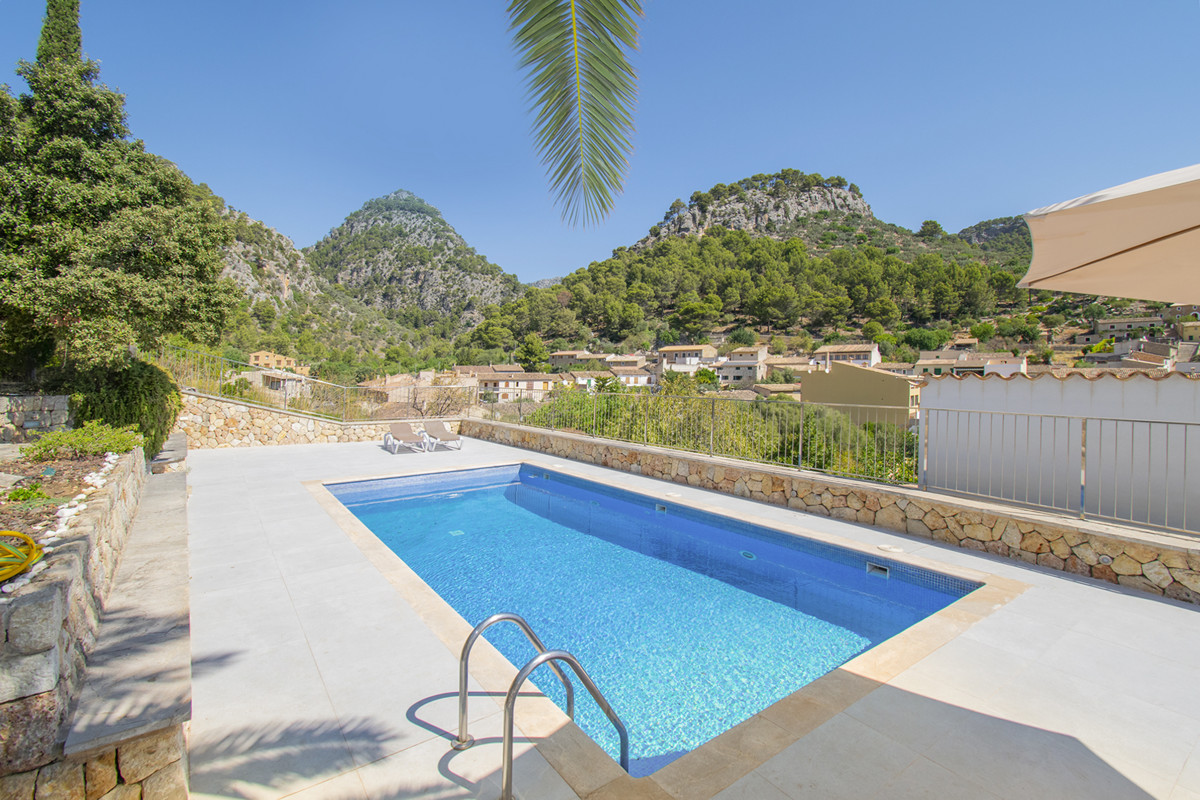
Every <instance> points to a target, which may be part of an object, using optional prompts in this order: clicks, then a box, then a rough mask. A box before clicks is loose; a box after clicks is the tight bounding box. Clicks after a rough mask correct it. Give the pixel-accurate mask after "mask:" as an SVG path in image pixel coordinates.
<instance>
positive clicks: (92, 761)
mask: <svg viewBox="0 0 1200 800" xmlns="http://www.w3.org/2000/svg"><path fill="white" fill-rule="evenodd" d="M187 797H188V784H187V746H186V742H185V741H184V736H183V729H182V727H181V726H175V727H173V728H171V729H170V730H166V731H159V732H157V733H149V734H146V735H145V736H139V737H137V738H136V739H130V740H129V741H127V742H122V743H121V744H119V745H117V746H116V747H112V748H108V749H106V750H103V751H101V752H99V753H96V754H94V755H91V756H89V757H86V758H78V759H76V758H68V759H65V760H62V761H55V762H54V763H52V764H47V765H46V766H43V767H42V768H41V769H35V770H30V771H28V772H22V773H19V774H16V775H8V776H5V777H2V778H0V800H139V798H140V800H186V799H187Z"/></svg>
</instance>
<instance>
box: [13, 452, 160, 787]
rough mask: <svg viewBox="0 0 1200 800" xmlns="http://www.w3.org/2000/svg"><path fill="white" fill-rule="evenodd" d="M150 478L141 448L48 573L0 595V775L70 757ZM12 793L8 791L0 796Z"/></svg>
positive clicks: (66, 539) (116, 473) (52, 558)
mask: <svg viewBox="0 0 1200 800" xmlns="http://www.w3.org/2000/svg"><path fill="white" fill-rule="evenodd" d="M146 475H147V473H146V463H145V458H144V456H143V454H142V450H141V448H137V449H135V450H134V451H132V452H131V453H127V454H126V455H124V456H122V457H121V459H120V460H119V461H118V462H117V464H116V466H115V467H114V468H113V470H112V471H111V472H110V473H109V474H108V476H107V483H106V484H105V485H104V486H103V487H102V488H100V489H98V490H96V491H95V492H94V493H92V494H91V495H90V496H88V498H87V499H86V501H84V502H85V505H86V508H85V509H84V510H83V511H82V512H79V513H78V514H76V515H75V516H74V517H73V518H72V522H71V523H70V526H69V527H68V528H67V530H66V531H65V532H63V533H62V535H61V537H60V538H59V540H58V541H57V542H55V543H54V549H53V551H52V552H50V553H47V554H46V556H45V558H44V560H43V563H45V565H46V566H45V568H43V569H42V571H41V572H39V573H38V574H37V575H34V576H33V578H32V580H30V581H29V582H28V583H26V584H25V585H23V586H20V587H19V588H17V589H15V591H12V592H11V593H6V594H3V595H0V630H2V631H3V634H4V635H3V636H0V775H10V774H12V773H18V772H26V771H29V770H33V769H34V768H36V767H41V766H44V765H47V764H50V763H51V762H53V761H55V760H56V759H58V758H59V757H60V756H61V754H62V744H63V738H64V736H65V723H66V721H67V720H66V716H67V714H68V713H70V709H71V707H72V704H73V702H74V701H75V700H76V698H77V697H78V694H79V690H80V688H81V686H82V682H83V675H84V663H85V659H86V657H87V654H88V653H89V652H91V650H92V648H93V646H94V645H95V642H96V629H97V627H98V626H99V620H100V612H101V610H102V609H103V607H104V600H105V598H106V597H107V596H108V593H109V589H110V588H111V586H112V582H113V577H114V575H115V574H116V570H117V564H118V561H119V560H120V556H121V551H122V549H123V547H124V544H125V539H126V537H127V536H128V533H129V526H130V522H131V520H132V519H133V515H134V513H135V512H136V511H137V507H138V502H139V500H140V498H141V493H142V488H143V486H144V485H145V482H146ZM9 588H11V587H9ZM10 783H11V782H10ZM9 796H10V795H7V794H5V792H4V791H2V790H0V800H7V798H8V797H9ZM17 796H19V795H17ZM49 796H50V795H47V797H49ZM54 796H55V797H57V796H58V795H54ZM38 797H39V798H40V797H42V795H41V794H39V795H38Z"/></svg>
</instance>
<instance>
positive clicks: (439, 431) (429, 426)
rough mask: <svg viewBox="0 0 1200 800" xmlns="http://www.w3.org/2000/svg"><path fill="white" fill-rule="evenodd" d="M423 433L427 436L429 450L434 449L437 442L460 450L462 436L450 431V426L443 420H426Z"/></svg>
mask: <svg viewBox="0 0 1200 800" xmlns="http://www.w3.org/2000/svg"><path fill="white" fill-rule="evenodd" d="M425 433H426V435H428V436H429V443H430V448H429V449H430V450H433V449H435V448H436V447H437V446H438V445H439V444H442V445H445V446H446V447H453V448H454V449H455V450H462V442H463V440H462V437H461V436H459V435H458V434H457V433H452V432H451V431H450V426H448V425H447V424H446V423H444V422H426V423H425Z"/></svg>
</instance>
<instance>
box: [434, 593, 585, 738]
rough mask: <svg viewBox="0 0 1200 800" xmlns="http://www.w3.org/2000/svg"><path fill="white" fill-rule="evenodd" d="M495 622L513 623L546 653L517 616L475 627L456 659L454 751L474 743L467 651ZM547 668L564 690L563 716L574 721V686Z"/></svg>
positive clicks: (494, 617)
mask: <svg viewBox="0 0 1200 800" xmlns="http://www.w3.org/2000/svg"><path fill="white" fill-rule="evenodd" d="M497 622H512V623H514V624H515V625H516V626H517V627H518V628H520V629H521V632H522V633H524V634H525V638H526V639H528V640H529V643H530V644H531V645H533V649H534V650H536V651H537V652H538V654H539V655H540V654H542V653H546V652H549V651H547V650H546V645H544V644H542V640H541V639H539V638H538V636H537V634H536V633H534V632H533V628H531V627H529V623H528V622H526V621H525V618H524V617H522V616H521V615H520V614H513V613H511V612H502V613H500V614H492V615H491V616H490V617H488V618H487V619H485V620H484V621H483V622H481V623H479V624H478V625H476V626H475V628H474V630H472V631H471V635H470V636H468V637H467V641H466V643H465V644H463V649H462V655H461V656H459V659H458V737H457V738H456V739H455V740H454V742H453V744H451V745H450V746H451V747H453V748H454V749H455V750H466V749H467V748H468V747H470V746H471V745H473V744H475V737H473V736H471V735H470V734H468V733H467V661H468V659H470V657H471V648H472V647H473V646H474V645H475V641H476V640H477V639H478V638H479V637H480V636H482V635H483V632H484V631H485V630H487V629H488V628H490V627H492V626H493V625H495V624H496V623H497ZM550 669H552V670H554V674H555V675H557V676H558V679H559V680H560V681H562V684H563V687H564V688H565V689H566V690H567V716H568V717H570V718H571V719H575V687H574V686H572V685H571V680H570V678H568V677H567V676H566V674H565V673H564V672H563V671H562V669H561V668H560V667H559V666H558V665H557V664H551V665H550Z"/></svg>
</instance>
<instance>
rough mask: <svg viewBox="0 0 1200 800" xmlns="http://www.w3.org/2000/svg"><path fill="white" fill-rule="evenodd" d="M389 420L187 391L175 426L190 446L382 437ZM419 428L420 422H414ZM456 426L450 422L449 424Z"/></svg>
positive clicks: (229, 445) (258, 444)
mask: <svg viewBox="0 0 1200 800" xmlns="http://www.w3.org/2000/svg"><path fill="white" fill-rule="evenodd" d="M390 424H391V423H390V422H337V421H333V420H325V419H319V418H317V417H311V416H308V415H306V414H293V413H288V412H287V411H281V410H279V409H272V408H264V407H261V406H252V405H246V404H243V403H236V402H230V401H229V400H218V399H217V398H215V397H209V396H207V395H197V394H188V393H186V392H185V393H184V395H183V411H182V412H181V413H180V414H179V419H178V420H177V421H176V423H175V430H176V431H182V432H183V433H185V434H187V440H188V447H189V448H214V447H262V446H264V445H279V444H316V443H319V442H382V441H383V435H384V434H385V433H387V432H388V426H389V425H390ZM416 426H417V428H420V422H419V421H418V422H417V423H416ZM454 427H455V425H454V423H453V422H450V428H451V430H453V429H454Z"/></svg>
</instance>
